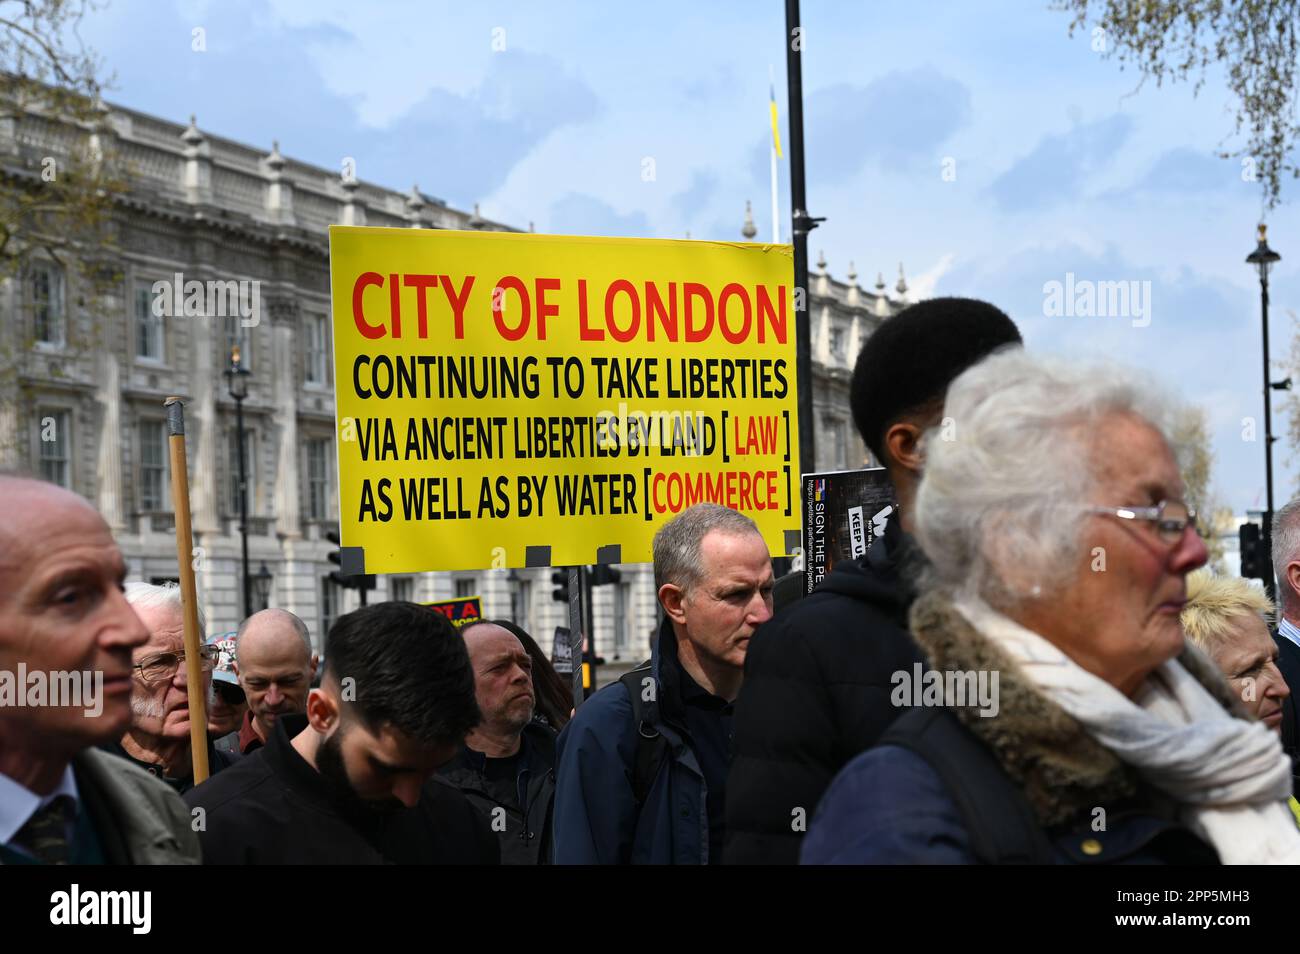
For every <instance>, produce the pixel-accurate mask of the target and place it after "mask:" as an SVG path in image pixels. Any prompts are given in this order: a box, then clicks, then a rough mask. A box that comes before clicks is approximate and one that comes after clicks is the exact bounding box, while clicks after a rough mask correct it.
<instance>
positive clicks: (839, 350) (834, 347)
mask: <svg viewBox="0 0 1300 954" xmlns="http://www.w3.org/2000/svg"><path fill="white" fill-rule="evenodd" d="M831 354H832V355H833V356H835V357H836V358H842V357H844V329H843V328H832V329H831Z"/></svg>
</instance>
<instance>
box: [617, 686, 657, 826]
mask: <svg viewBox="0 0 1300 954" xmlns="http://www.w3.org/2000/svg"><path fill="white" fill-rule="evenodd" d="M647 677H649V678H653V676H652V675H651V668H650V661H649V660H646V661H645V662H643V663H642V664H641V665H639V666H637V667H636V668H635V669H632V670H630V671H628V672H625V673H623V675H622V676H620V677H619V680H618V681H619V682H621V683H622V684H623V688H625V689H626V690H627V695H628V698H629V699H630V700H631V701H632V721H633V722H635V723H636V755H635V757H634V759H633V763H632V794H633V795H634V796H635V797H636V803H637V805H638V806H640V805H644V804H645V800H646V796H647V795H649V794H650V788H651V786H653V785H654V782H655V778H657V777H658V775H659V769H660V767H661V766H662V765H663V764H664V760H665V759H666V758H668V740H667V739H665V738H664V737H663V734H662V733H661V732H660V731H659V729H658V728H657V726H658V724H659V701H658V695H657V693H658V687H657V686H656V696H655V698H654V699H646V698H645V697H644V695H643V694H642V693H643V691H644V689H645V683H644V680H645V679H646V678H647Z"/></svg>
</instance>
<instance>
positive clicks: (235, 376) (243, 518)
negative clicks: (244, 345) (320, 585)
mask: <svg viewBox="0 0 1300 954" xmlns="http://www.w3.org/2000/svg"><path fill="white" fill-rule="evenodd" d="M224 373H225V375H226V386H227V388H228V389H229V390H230V396H231V397H232V398H234V399H235V442H236V443H237V444H238V445H239V450H238V454H237V456H238V459H239V536H240V538H241V546H242V547H243V569H242V577H243V592H244V618H245V619H247V618H248V617H249V616H252V615H253V587H252V578H251V577H250V576H249V573H248V471H247V469H246V467H247V464H246V462H245V460H244V398H246V397H248V374H249V371H248V369H247V368H245V367H244V366H243V365H242V364H241V363H240V361H239V345H235V346H234V347H233V348H231V349H230V367H228V368H226V370H225V372H224Z"/></svg>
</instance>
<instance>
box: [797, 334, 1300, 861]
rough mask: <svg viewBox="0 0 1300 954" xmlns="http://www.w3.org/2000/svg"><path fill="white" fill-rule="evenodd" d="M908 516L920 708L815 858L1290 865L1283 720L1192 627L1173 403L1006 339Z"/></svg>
mask: <svg viewBox="0 0 1300 954" xmlns="http://www.w3.org/2000/svg"><path fill="white" fill-rule="evenodd" d="M945 414H946V415H947V418H948V420H947V421H946V424H947V425H948V426H947V427H945V428H940V429H937V430H935V431H932V432H931V433H930V434H929V435H928V436H927V438H926V442H925V454H926V465H925V474H924V477H923V479H922V482H921V486H920V489H919V493H918V495H917V499H916V504H915V512H914V514H913V520H914V523H915V527H916V537H917V541H918V543H919V544H920V546H921V549H922V550H923V551H924V553H925V555H926V557H927V558H928V560H929V565H928V566H927V567H926V568H925V569H924V571H923V573H922V580H921V587H922V593H923V595H922V596H921V597H920V598H919V599H918V600H917V602H916V604H915V605H914V607H913V609H912V614H911V629H912V633H913V636H914V637H915V639H916V640H917V642H918V643H919V644H920V646H921V648H922V650H923V651H924V653H925V655H926V657H927V659H928V662H929V670H928V671H925V672H922V671H921V667H920V666H918V667H917V669H916V671H915V672H913V673H897V674H895V686H896V691H895V702H896V704H898V705H909V706H911V707H912V708H910V709H909V711H908V712H906V713H905V714H903V715H902V716H901V717H900V718H899V720H898V721H897V722H896V723H895V724H894V726H893V727H892V728H891V729H890V730H889V732H888V733H886V735H885V737H884V738H882V740H881V742H880V744H879V745H878V746H877V747H876V748H873V749H872V750H870V751H868V752H866V753H864V754H863V755H860V756H858V757H857V758H856V759H854V760H853V761H852V762H850V763H849V764H848V765H847V766H846V767H845V769H844V770H843V771H842V772H841V773H840V775H839V776H838V777H837V778H836V780H835V782H834V783H833V784H832V786H831V788H830V789H829V790H828V792H827V794H826V796H825V798H824V799H823V800H822V804H821V807H820V809H819V813H818V816H817V818H816V819H815V821H814V823H813V825H812V826H811V828H810V830H809V833H808V835H807V838H806V840H805V843H804V846H803V854H802V860H803V861H804V863H857V862H862V863H904V864H906V863H952V864H976V863H1010V862H1021V863H1046V864H1051V863H1067V864H1070V863H1077V864H1113V863H1156V864H1161V863H1164V864H1205V863H1214V862H1216V861H1222V862H1224V863H1240V864H1251V863H1269V862H1280V863H1295V862H1300V831H1298V830H1297V828H1296V824H1295V821H1294V819H1293V818H1292V815H1291V812H1290V811H1289V810H1288V808H1287V798H1288V796H1289V795H1290V794H1291V791H1290V788H1291V778H1290V765H1289V763H1288V760H1287V758H1286V756H1285V755H1284V754H1283V752H1282V748H1281V745H1280V743H1279V741H1278V739H1277V736H1276V735H1275V734H1274V733H1273V732H1270V731H1269V729H1268V727H1266V726H1265V725H1263V724H1261V723H1259V722H1256V721H1253V720H1252V719H1251V718H1250V717H1249V716H1248V715H1247V714H1246V713H1245V711H1244V710H1243V709H1242V708H1241V706H1240V704H1239V702H1238V701H1237V700H1236V699H1235V698H1234V694H1233V693H1232V692H1231V691H1230V689H1229V687H1228V686H1227V684H1226V683H1225V681H1224V679H1223V676H1222V675H1221V674H1220V673H1219V672H1218V670H1217V668H1216V667H1215V666H1214V664H1213V663H1212V662H1210V661H1209V660H1208V659H1206V657H1205V656H1204V655H1202V654H1201V652H1200V651H1199V650H1197V649H1196V648H1195V647H1192V646H1189V645H1187V644H1186V642H1185V640H1184V637H1183V630H1182V627H1181V625H1180V620H1179V615H1180V613H1181V612H1182V610H1183V606H1184V603H1185V602H1186V599H1187V597H1186V577H1187V574H1189V573H1190V572H1192V571H1193V570H1195V569H1196V568H1197V567H1199V566H1201V565H1202V564H1204V563H1205V560H1206V549H1205V545H1204V543H1203V542H1202V541H1201V539H1200V537H1199V536H1198V535H1197V532H1196V526H1195V515H1194V514H1193V513H1192V512H1191V511H1190V510H1189V508H1188V506H1187V504H1186V503H1185V502H1184V500H1183V497H1184V494H1185V489H1184V487H1183V482H1182V479H1181V477H1180V475H1179V468H1178V464H1177V462H1176V459H1175V455H1174V450H1173V448H1172V447H1171V441H1170V439H1169V437H1168V435H1169V433H1170V414H1171V408H1170V406H1169V405H1168V404H1167V403H1166V402H1165V401H1164V400H1163V399H1161V398H1160V397H1158V396H1156V395H1154V394H1153V392H1152V389H1151V387H1150V385H1149V384H1148V382H1146V381H1144V380H1141V379H1139V378H1136V377H1133V376H1131V375H1130V374H1128V373H1126V372H1123V371H1120V370H1117V369H1115V368H1113V367H1109V366H1106V367H1098V366H1093V367H1078V366H1075V365H1073V364H1068V363H1065V362H1062V361H1058V360H1053V359H1045V358H1041V357H1033V356H1030V355H1028V354H1025V353H1023V352H1005V353H1000V354H997V355H995V356H993V357H991V358H989V359H988V360H987V361H985V362H983V363H982V364H980V365H977V366H976V367H974V368H972V369H971V370H969V371H967V372H966V373H965V374H963V375H962V376H961V377H960V378H958V379H957V380H956V381H955V382H954V383H953V385H952V387H951V389H950V390H949V392H948V397H947V402H946V404H945Z"/></svg>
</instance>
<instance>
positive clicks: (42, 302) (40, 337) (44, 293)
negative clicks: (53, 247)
mask: <svg viewBox="0 0 1300 954" xmlns="http://www.w3.org/2000/svg"><path fill="white" fill-rule="evenodd" d="M28 291H29V294H30V295H31V301H32V318H33V320H34V322H35V333H36V340H37V341H38V342H39V343H41V344H47V345H55V346H56V347H62V346H63V345H64V343H65V342H66V341H67V327H66V324H67V322H66V317H67V316H66V314H65V312H64V308H63V300H64V296H63V271H62V270H61V269H60V268H58V267H57V266H55V265H47V264H45V263H38V264H35V265H33V266H32V267H31V271H30V273H29V275H28Z"/></svg>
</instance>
